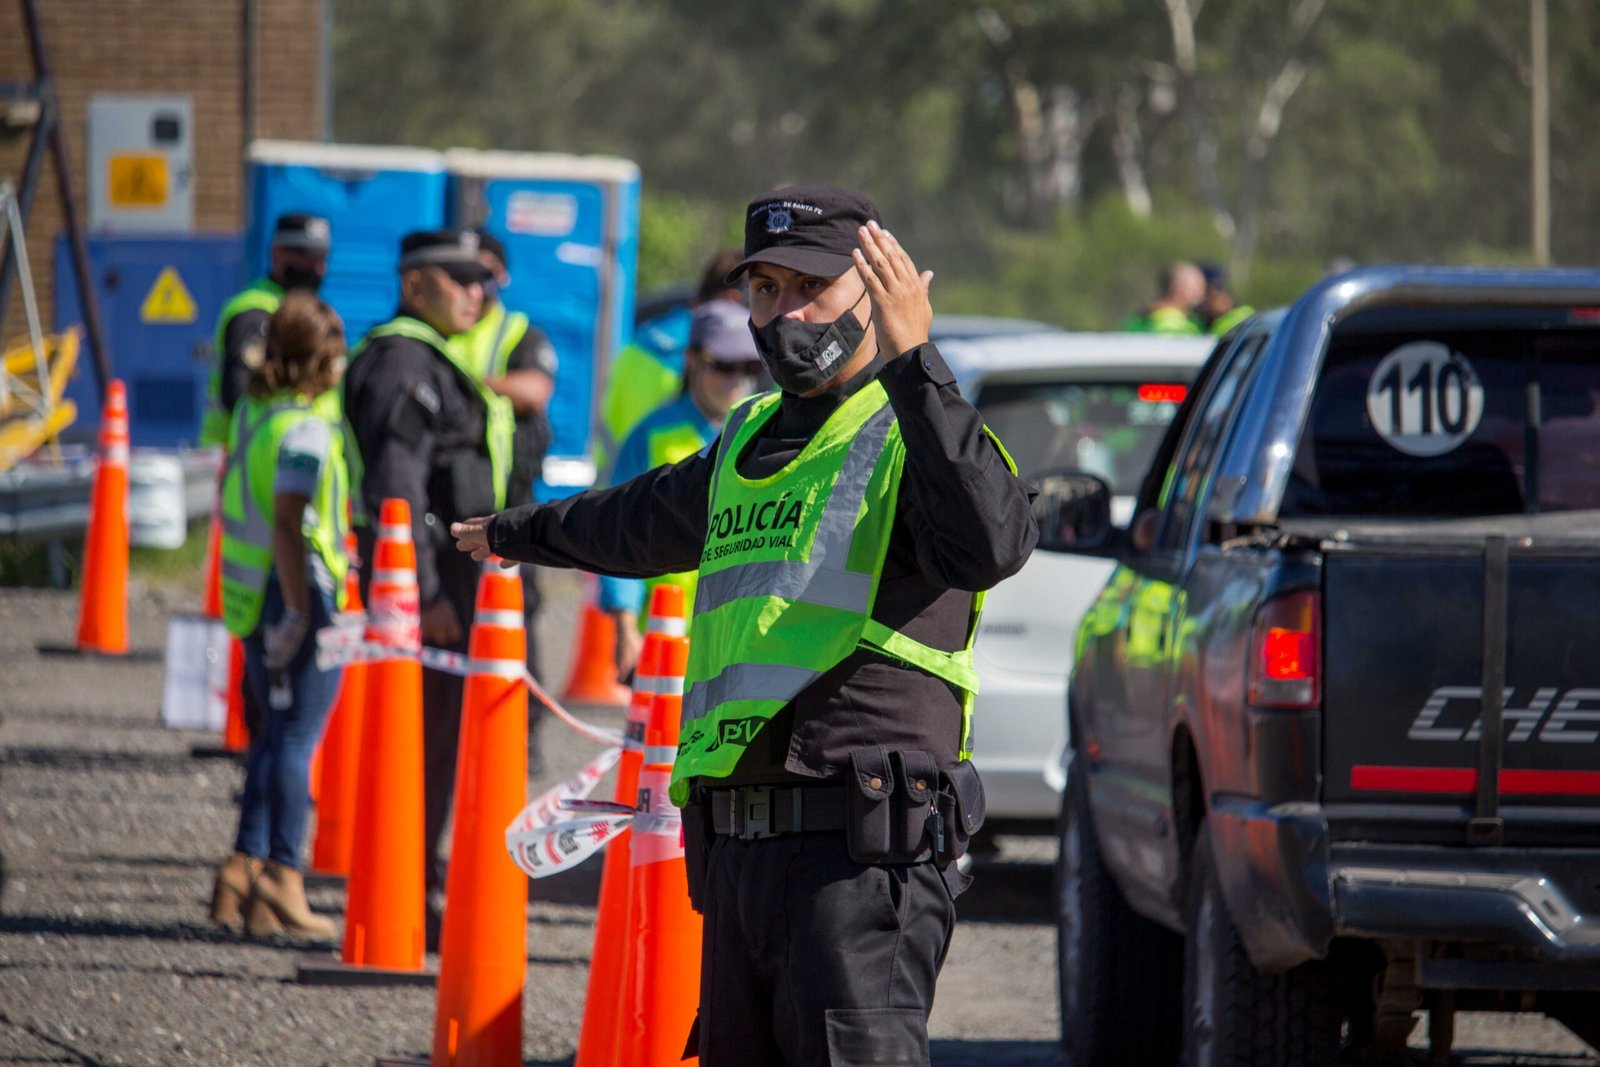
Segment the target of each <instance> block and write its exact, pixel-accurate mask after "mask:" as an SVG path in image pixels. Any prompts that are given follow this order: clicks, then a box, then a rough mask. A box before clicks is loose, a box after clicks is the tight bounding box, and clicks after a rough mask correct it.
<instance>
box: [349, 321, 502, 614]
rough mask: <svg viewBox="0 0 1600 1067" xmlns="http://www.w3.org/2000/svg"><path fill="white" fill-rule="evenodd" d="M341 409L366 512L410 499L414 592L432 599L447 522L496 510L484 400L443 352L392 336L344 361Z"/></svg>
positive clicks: (374, 514) (373, 514)
mask: <svg viewBox="0 0 1600 1067" xmlns="http://www.w3.org/2000/svg"><path fill="white" fill-rule="evenodd" d="M344 415H345V420H346V421H347V422H348V423H349V424H350V428H351V430H352V432H353V433H354V436H355V439H356V446H357V448H359V449H360V452H361V461H362V467H363V470H362V474H361V497H362V503H363V504H364V505H365V508H366V513H367V515H368V517H369V519H370V521H371V522H372V523H373V524H374V525H376V523H377V518H378V513H379V511H380V510H381V509H382V507H383V501H384V500H385V499H386V498H388V497H396V498H399V499H401V500H405V501H406V502H407V503H409V504H410V505H411V526H412V538H413V540H414V541H415V543H416V552H417V593H418V595H419V597H420V598H421V602H422V604H423V605H424V606H426V605H428V604H431V603H432V602H433V601H434V600H436V599H438V598H439V596H440V595H441V590H440V584H439V568H438V565H437V562H436V558H437V553H438V552H440V551H446V552H448V551H453V550H454V548H453V545H452V544H451V542H450V523H452V522H457V521H459V520H461V519H466V518H471V517H473V516H475V515H485V514H488V513H489V512H491V511H493V510H494V481H493V477H492V475H491V471H490V468H489V458H488V446H487V444H486V443H485V441H484V427H483V424H484V419H485V418H486V412H485V410H484V405H483V400H482V398H481V397H480V396H479V394H478V391H477V388H476V387H475V386H474V385H473V384H472V383H470V382H469V381H467V379H466V378H465V377H464V376H463V375H462V373H461V372H460V371H459V370H457V369H456V367H455V365H454V364H452V363H451V362H450V360H449V359H448V358H447V357H446V356H445V355H444V354H443V353H440V352H436V351H434V349H433V347H432V346H431V345H428V344H426V343H424V342H422V341H418V340H415V339H413V338H410V337H404V336H399V335H390V336H386V337H379V338H375V339H373V340H372V341H371V342H370V343H368V344H367V345H366V347H365V349H364V350H363V351H362V352H361V353H360V354H359V355H358V356H356V358H354V359H352V360H351V361H350V367H349V370H347V371H346V372H345V379H344ZM463 621H465V620H463Z"/></svg>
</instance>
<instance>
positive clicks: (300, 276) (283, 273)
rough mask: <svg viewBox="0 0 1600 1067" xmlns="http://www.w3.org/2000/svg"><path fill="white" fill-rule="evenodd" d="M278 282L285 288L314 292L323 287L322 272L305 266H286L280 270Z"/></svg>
mask: <svg viewBox="0 0 1600 1067" xmlns="http://www.w3.org/2000/svg"><path fill="white" fill-rule="evenodd" d="M277 280H278V284H279V285H281V286H283V287H284V288H285V289H304V290H305V291H306V292H309V293H314V292H316V291H317V290H318V289H321V288H322V274H321V273H320V272H319V271H314V270H306V269H305V268H304V267H290V266H285V267H284V268H283V269H282V270H280V271H279V272H278V279H277Z"/></svg>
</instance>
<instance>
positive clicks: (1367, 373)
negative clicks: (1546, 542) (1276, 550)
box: [1279, 329, 1600, 518]
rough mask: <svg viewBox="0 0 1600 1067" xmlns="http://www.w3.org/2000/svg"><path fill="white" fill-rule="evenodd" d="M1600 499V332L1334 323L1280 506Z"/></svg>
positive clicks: (1329, 509)
mask: <svg viewBox="0 0 1600 1067" xmlns="http://www.w3.org/2000/svg"><path fill="white" fill-rule="evenodd" d="M1591 508H1600V334H1596V332H1594V331H1593V330H1588V329H1584V330H1545V331H1541V332H1530V331H1528V330H1526V329H1518V330H1485V329H1472V330H1457V331H1452V330H1434V331H1429V332H1426V333H1415V332H1404V333H1393V332H1384V333H1356V334H1353V335H1349V334H1347V335H1344V336H1341V335H1339V334H1338V333H1337V332H1336V333H1335V336H1334V339H1333V342H1332V345H1331V346H1330V348H1329V351H1328V355H1327V358H1326V360H1325V361H1324V363H1323V368H1322V375H1321V378H1320V380H1319V381H1318V384H1317V388H1316V392H1315V394H1314V395H1313V397H1312V402H1311V411H1310V416H1309V419H1308V422H1307V425H1306V427H1305V430H1304V433H1303V434H1302V437H1301V441H1300V445H1299V448H1298V449H1297V451H1296V453H1295V460H1294V466H1293V469H1292V472H1291V476H1290V480H1289V486H1288V489H1287V491H1286V492H1285V495H1284V499H1283V503H1282V506H1281V507H1280V509H1279V514H1280V516H1282V517H1284V518H1298V517H1306V516H1314V515H1337V516H1350V517H1370V518H1388V517H1394V518H1401V517H1407V518H1413V517H1420V518H1464V517H1475V516H1488V515H1520V514H1532V513H1537V512H1557V511H1579V510H1587V509H1591Z"/></svg>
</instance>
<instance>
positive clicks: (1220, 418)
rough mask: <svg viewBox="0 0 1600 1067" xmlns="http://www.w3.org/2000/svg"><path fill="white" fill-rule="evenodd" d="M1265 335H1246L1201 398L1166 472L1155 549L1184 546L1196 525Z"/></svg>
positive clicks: (1158, 550) (1166, 549)
mask: <svg viewBox="0 0 1600 1067" xmlns="http://www.w3.org/2000/svg"><path fill="white" fill-rule="evenodd" d="M1266 340H1267V335H1266V334H1256V335H1254V336H1252V337H1249V338H1246V339H1245V340H1244V342H1243V343H1242V344H1240V345H1239V347H1238V348H1236V349H1235V350H1234V351H1233V353H1232V354H1231V355H1230V356H1229V358H1228V362H1227V365H1226V366H1224V367H1223V368H1222V370H1221V373H1219V374H1218V375H1217V376H1216V378H1215V380H1214V381H1213V382H1211V383H1210V388H1209V389H1208V391H1207V393H1206V395H1205V396H1204V397H1203V398H1202V399H1201V400H1200V405H1199V408H1198V409H1197V410H1196V412H1195V414H1194V417H1193V418H1192V419H1191V420H1190V423H1191V425H1190V426H1189V428H1188V431H1187V433H1186V435H1185V438H1184V441H1183V444H1182V445H1181V446H1180V447H1179V449H1178V455H1177V457H1176V459H1175V460H1174V461H1173V464H1172V466H1171V468H1170V469H1169V470H1168V472H1167V478H1166V484H1165V486H1164V487H1163V490H1162V517H1161V527H1160V529H1159V531H1158V532H1157V534H1156V541H1155V550H1156V551H1157V552H1163V551H1167V552H1171V551H1177V550H1179V549H1181V548H1183V547H1184V544H1185V542H1186V541H1187V539H1188V536H1189V532H1190V530H1191V529H1192V528H1193V527H1194V525H1195V523H1194V519H1195V516H1196V515H1197V514H1198V511H1199V509H1200V507H1201V506H1202V505H1203V503H1204V501H1203V500H1202V496H1203V494H1204V492H1205V488H1206V486H1207V485H1208V484H1209V483H1210V476H1211V463H1212V460H1213V459H1215V458H1216V454H1217V449H1218V448H1219V447H1221V445H1222V442H1223V440H1224V439H1225V438H1226V437H1227V430H1228V427H1229V426H1230V425H1231V424H1232V421H1233V415H1234V412H1235V411H1236V409H1237V407H1238V401H1239V399H1240V397H1242V396H1243V395H1244V385H1245V383H1246V381H1247V380H1248V379H1249V375H1250V371H1251V369H1252V368H1254V367H1255V365H1256V359H1257V357H1258V356H1259V355H1260V354H1261V350H1262V348H1263V347H1265V345H1266Z"/></svg>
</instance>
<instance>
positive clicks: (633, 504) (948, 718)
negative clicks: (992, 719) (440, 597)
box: [489, 344, 1038, 783]
mask: <svg viewBox="0 0 1600 1067" xmlns="http://www.w3.org/2000/svg"><path fill="white" fill-rule="evenodd" d="M874 375H875V376H876V377H877V379H878V380H879V381H880V382H882V384H883V387H884V390H885V392H887V393H888V396H889V403H890V404H891V405H892V406H893V408H894V411H895V415H896V418H897V420H898V422H899V426H900V435H901V437H902V439H903V440H904V441H905V448H906V460H905V470H904V473H903V475H902V477H901V483H900V493H899V499H898V501H897V503H896V509H895V519H894V526H893V528H892V529H891V531H890V536H889V548H888V554H887V556H886V558H885V560H884V565H883V574H882V576H881V578H880V581H879V589H878V597H877V601H876V602H875V604H874V605H873V617H874V618H875V619H877V620H878V621H879V622H881V623H883V624H884V625H885V626H888V627H890V628H892V629H896V630H899V631H901V632H903V633H905V634H906V635H907V636H908V637H911V638H914V639H915V640H917V641H920V642H922V643H923V644H926V645H930V646H932V647H935V648H940V649H944V650H946V651H954V650H957V649H959V648H961V647H963V646H964V644H965V642H966V638H967V632H968V626H969V622H970V619H971V614H972V602H973V593H975V592H977V591H980V590H984V589H989V588H991V587H993V586H994V585H995V584H997V583H998V582H1000V581H1001V580H1002V579H1004V578H1006V577H1009V576H1010V575H1012V574H1014V573H1016V572H1017V570H1018V569H1020V568H1021V566H1022V564H1023V562H1024V561H1026V559H1027V557H1028V554H1029V553H1030V552H1031V551H1032V550H1033V545H1034V542H1035V541H1036V540H1037V538H1038V530H1037V528H1036V526H1035V524H1034V520H1033V516H1032V512H1031V510H1030V504H1031V501H1032V497H1033V492H1032V490H1031V489H1029V487H1028V486H1027V484H1026V483H1025V482H1023V481H1022V480H1021V479H1019V478H1017V477H1016V476H1015V475H1013V474H1012V473H1011V471H1010V469H1009V468H1008V467H1007V465H1006V463H1005V460H1004V459H1003V458H1002V456H1001V455H1000V452H999V450H998V449H997V448H995V446H994V443H993V442H992V441H991V440H990V439H989V437H988V435H987V433H985V431H984V429H983V423H982V419H981V418H980V417H979V415H978V412H977V411H976V410H975V409H974V408H973V407H972V405H971V404H969V403H967V401H966V400H965V399H964V398H963V397H962V396H961V394H960V391H959V390H958V389H957V388H956V385H955V377H954V375H952V374H951V373H950V369H949V367H948V366H946V364H945V362H944V359H943V357H941V356H940V355H939V352H938V349H937V348H935V347H934V346H933V345H932V344H927V345H923V346H921V347H919V348H915V349H912V350H911V351H910V352H908V353H905V354H904V355H903V356H902V357H901V358H899V359H895V360H892V361H890V362H889V363H887V364H886V365H883V366H882V368H881V369H879V368H878V367H877V366H876V365H874V366H873V367H869V368H868V369H867V370H866V371H864V372H863V373H862V374H860V375H857V377H856V378H855V379H853V380H852V381H851V382H849V383H846V385H845V386H844V387H843V388H842V389H839V390H836V391H834V392H830V393H828V394H825V395H823V396H818V397H810V398H805V397H798V396H794V395H792V394H788V393H785V394H784V395H783V398H782V402H781V404H780V405H779V409H778V412H777V413H776V414H775V415H774V416H773V417H772V418H771V419H769V420H768V421H767V423H766V424H765V425H764V426H762V428H761V430H760V431H759V432H758V434H757V436H756V438H755V439H754V441H752V443H751V445H750V446H749V447H748V448H747V449H746V451H745V453H744V454H743V455H742V456H739V457H736V461H735V462H736V464H737V470H738V471H739V473H740V474H742V475H744V476H745V477H749V478H761V477H766V476H769V475H771V474H773V473H775V472H776V471H778V470H779V469H781V468H782V467H783V466H784V465H785V464H787V463H788V462H789V461H791V460H792V459H794V457H795V456H796V455H797V454H798V453H799V451H800V449H801V448H802V447H804V445H805V443H806V442H807V441H809V440H810V439H811V437H812V435H814V434H815V433H816V431H817V430H818V429H820V428H821V426H822V424H823V423H824V422H826V421H827V419H828V417H829V416H830V415H832V414H833V412H834V411H835V410H836V409H837V408H838V406H839V405H840V404H841V403H843V401H844V400H845V399H846V398H848V397H849V396H850V395H851V394H852V393H853V392H854V391H855V390H856V389H859V388H860V387H862V386H863V385H865V384H867V383H868V382H870V381H871V380H872V378H873V377H874ZM721 444H722V442H721V439H720V438H719V439H718V441H717V442H715V443H714V444H713V445H712V447H711V448H710V449H707V450H706V452H705V453H702V454H699V455H695V456H691V457H689V458H687V459H685V460H683V461H681V462H679V463H676V464H672V465H670V466H664V467H658V468H656V469H654V470H651V471H648V472H646V473H644V474H642V475H640V476H639V477H637V478H634V479H632V480H630V481H627V482H624V483H622V484H621V485H618V486H615V487H613V488H610V489H598V490H591V491H589V492H585V493H579V494H578V495H576V496H573V497H569V498H567V499H566V500H562V501H558V502H556V503H553V504H544V505H530V506H528V507H523V508H516V509H513V510H511V511H507V512H504V513H502V514H501V515H499V516H497V517H496V518H495V520H494V522H493V523H492V524H491V525H490V527H489V544H490V547H491V548H492V549H493V550H494V551H495V552H496V553H498V554H499V555H501V556H504V557H505V558H507V559H517V560H525V561H529V562H534V563H540V564H544V565H546V566H557V567H578V568H581V569H584V570H591V571H596V572H599V573H602V574H613V575H618V576H622V577H650V576H653V575H657V574H665V573H671V572H674V571H684V570H693V569H695V568H696V567H697V566H698V564H699V561H700V553H701V551H702V549H703V548H704V545H705V540H706V521H707V514H708V510H709V509H708V504H709V497H710V491H711V482H712V471H713V468H714V457H715V454H716V449H717V448H719V447H721ZM959 740H960V701H959V699H958V698H957V696H956V694H955V693H954V692H953V691H952V690H951V688H950V687H949V686H948V685H947V684H946V683H945V682H944V681H942V680H941V679H938V678H935V677H933V676H932V675H928V674H926V673H923V672H921V671H919V670H916V669H914V668H911V667H908V666H907V665H905V664H903V663H901V662H900V661H898V660H895V659H892V658H890V657H888V656H884V655H882V654H881V653H878V652H875V651H872V650H869V649H865V648H858V649H857V650H856V651H855V652H853V653H852V654H851V655H849V656H848V657H846V658H845V660H844V661H843V662H841V663H840V664H839V665H838V666H836V667H835V668H834V669H833V670H831V671H828V672H827V673H825V674H824V675H822V677H820V678H818V679H817V680H816V681H814V682H812V683H811V685H809V686H807V687H806V689H805V690H804V691H802V692H801V693H800V694H799V695H798V696H796V697H795V699H794V700H793V701H791V702H790V703H789V704H788V705H787V706H786V707H785V708H784V709H783V710H782V711H781V712H779V714H778V715H777V716H776V717H775V718H774V719H773V721H772V722H771V723H769V724H768V726H767V727H766V729H765V730H763V731H762V733H761V734H760V735H758V736H757V738H756V740H755V741H754V743H752V745H751V746H750V748H749V749H747V750H746V752H745V755H744V756H743V757H742V758H741V760H740V762H739V766H738V768H737V769H736V770H735V772H734V774H733V775H732V776H731V777H730V778H729V779H728V781H729V782H730V783H738V782H767V781H779V780H784V779H788V778H793V777H796V776H800V777H813V778H816V777H821V778H832V777H837V776H839V775H841V774H843V772H844V769H845V767H846V766H847V763H846V760H847V754H848V753H849V751H850V750H851V749H853V748H858V747H861V746H863V745H869V744H870V745H879V744H881V745H885V746H887V747H889V748H891V749H893V748H919V749H924V750H927V751H930V752H932V753H934V755H935V757H936V758H937V759H938V760H939V761H940V763H941V765H945V766H948V765H949V764H950V763H953V762H954V761H955V758H956V750H957V748H958V745H959Z"/></svg>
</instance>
